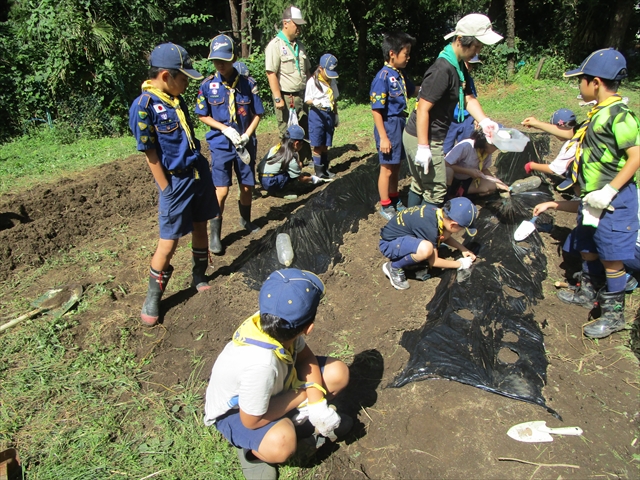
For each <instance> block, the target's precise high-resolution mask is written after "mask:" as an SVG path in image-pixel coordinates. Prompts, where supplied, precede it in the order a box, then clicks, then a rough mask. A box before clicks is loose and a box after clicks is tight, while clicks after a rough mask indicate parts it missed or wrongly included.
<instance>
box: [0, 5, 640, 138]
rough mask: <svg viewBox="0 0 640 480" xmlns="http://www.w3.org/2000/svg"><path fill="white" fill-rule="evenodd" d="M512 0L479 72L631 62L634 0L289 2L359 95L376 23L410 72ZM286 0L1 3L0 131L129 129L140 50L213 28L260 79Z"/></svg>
mask: <svg viewBox="0 0 640 480" xmlns="http://www.w3.org/2000/svg"><path fill="white" fill-rule="evenodd" d="M509 1H511V2H512V3H513V4H514V7H515V9H514V11H515V37H516V38H515V43H514V45H513V46H507V45H506V43H502V44H500V45H498V46H497V47H496V48H494V49H493V50H490V51H489V50H488V51H487V52H486V55H487V60H488V63H492V62H493V66H492V67H489V68H486V69H485V70H486V73H487V74H491V75H493V76H501V75H503V74H506V68H507V62H506V59H507V58H508V57H510V58H512V59H514V60H515V61H516V62H517V63H515V65H516V68H517V65H518V64H519V63H520V64H522V63H523V62H524V63H526V62H529V63H531V62H533V61H534V60H535V59H536V58H539V57H541V56H543V55H544V56H550V57H554V58H557V59H561V62H562V63H563V64H565V63H566V62H571V63H578V62H579V61H581V59H582V58H584V56H585V55H587V54H588V53H589V52H590V51H593V50H595V49H597V48H604V47H607V46H614V47H617V48H619V49H621V50H623V51H624V52H625V53H626V54H627V58H628V60H629V61H630V63H633V62H634V61H635V55H633V54H632V53H633V48H634V47H635V43H636V34H637V32H638V26H639V25H640V21H639V18H640V15H639V12H638V9H637V8H636V2H633V1H631V0H619V1H618V2H614V4H613V8H612V6H611V3H610V2H605V1H604V0H541V1H528V2H525V1H523V0H515V2H514V0H471V1H468V2H460V1H458V0H437V1H436V0H405V1H403V2H392V1H390V0H376V1H373V2H371V1H366V0H298V1H297V2H296V5H297V6H298V7H299V8H300V9H301V10H302V12H303V15H304V17H305V19H306V20H307V22H308V24H307V25H306V26H305V28H304V30H303V35H302V40H303V41H304V42H305V44H306V45H307V49H308V51H309V53H310V55H311V58H312V63H313V60H316V61H317V59H318V58H319V57H320V56H321V55H322V54H323V53H327V52H331V53H333V54H334V55H335V56H336V57H337V58H338V60H339V71H340V83H341V91H342V92H344V94H345V95H346V96H347V97H351V98H352V99H354V100H363V99H365V98H366V97H367V94H368V88H369V83H370V81H371V78H372V76H373V75H374V74H375V72H376V71H377V70H378V69H379V68H380V66H381V64H382V61H383V60H382V54H381V50H380V45H381V38H382V34H383V33H384V32H388V31H394V30H401V31H405V32H407V33H409V34H411V35H413V36H414V37H416V39H417V43H416V47H415V48H414V50H413V51H412V55H411V56H412V59H411V62H410V64H409V73H410V74H411V75H412V76H414V77H416V79H418V80H419V77H420V76H421V74H422V72H423V71H424V70H425V69H426V68H427V67H428V65H429V64H430V63H431V62H432V61H433V59H434V58H435V57H436V56H437V54H438V53H439V51H440V50H441V49H442V47H443V46H444V44H445V41H444V40H443V38H442V37H443V36H444V35H445V34H446V33H448V32H450V31H451V30H452V29H453V28H454V26H455V23H456V21H457V20H458V19H459V18H460V17H462V16H463V15H466V14H467V13H471V12H481V13H486V14H488V15H489V17H490V18H491V19H492V21H493V24H494V29H495V30H497V31H499V32H501V33H503V34H504V33H506V31H507V20H508V19H507V14H506V12H507V11H508V9H507V8H506V7H507V5H508V3H509ZM289 3H290V2H289V1H285V0H275V1H274V0H242V1H241V0H226V1H222V0H214V1H212V2H204V3H203V2H196V1H194V0H168V1H159V0H128V1H126V2H125V1H123V0H100V1H97V0H14V1H9V3H8V4H6V5H5V6H4V8H3V9H1V10H0V16H1V17H0V20H1V21H0V81H1V82H2V84H3V86H4V88H3V91H2V92H1V93H0V111H1V112H2V114H3V116H4V118H5V119H6V121H4V122H3V124H2V126H1V127H0V139H6V138H8V137H10V136H11V135H15V134H20V133H21V132H23V131H24V129H25V126H27V125H29V124H30V122H33V120H34V119H47V115H49V116H50V117H51V118H52V119H54V120H55V119H64V120H65V121H70V119H72V118H73V117H74V115H75V116H78V115H81V114H82V112H84V111H87V112H90V113H89V114H88V116H91V115H94V114H95V112H98V111H99V112H101V113H102V114H103V115H104V116H108V117H109V118H110V119H111V120H110V121H111V126H110V128H111V129H115V130H118V129H124V128H126V112H127V108H128V103H129V102H130V101H131V100H132V99H133V98H134V97H135V96H136V95H137V94H138V91H139V87H140V83H141V82H142V81H143V80H144V79H145V77H146V71H147V69H148V66H147V62H146V56H147V55H148V53H149V51H150V50H151V49H152V48H153V46H154V45H156V44H157V43H160V42H163V41H173V42H176V43H179V44H181V45H183V46H184V47H185V48H187V50H188V51H189V52H190V54H191V56H192V57H193V58H194V59H198V58H206V56H207V53H208V44H209V41H210V39H211V38H212V37H214V36H215V35H217V34H218V33H221V32H223V33H227V34H229V35H232V36H234V37H235V38H236V40H237V41H238V45H239V46H242V47H241V48H242V50H241V51H242V53H244V55H245V56H247V57H249V59H248V63H250V65H251V67H252V69H253V71H252V74H254V76H256V78H258V79H259V78H260V74H261V73H262V72H258V71H256V70H258V69H259V68H260V62H261V61H262V60H261V59H262V57H261V54H262V52H263V51H264V47H265V45H266V44H267V43H268V41H269V40H270V39H271V38H272V37H273V36H274V35H275V33H276V31H277V28H278V25H279V24H280V19H281V14H282V11H283V9H284V8H285V7H286V6H287V5H288V4H289ZM485 63H487V62H485ZM263 87H264V88H266V85H263ZM70 105H73V107H70ZM65 112H66V113H65ZM74 112H75V113H74ZM91 112H93V113H91ZM65 115H66V116H65ZM80 123H82V122H78V123H77V124H78V125H80ZM95 133H96V134H100V133H101V130H100V129H98V131H96V132H95ZM102 133H104V132H102Z"/></svg>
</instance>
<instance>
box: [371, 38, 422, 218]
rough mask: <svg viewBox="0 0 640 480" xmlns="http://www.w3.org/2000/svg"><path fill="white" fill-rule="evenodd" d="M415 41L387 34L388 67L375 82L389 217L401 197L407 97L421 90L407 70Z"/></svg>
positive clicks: (383, 202)
mask: <svg viewBox="0 0 640 480" xmlns="http://www.w3.org/2000/svg"><path fill="white" fill-rule="evenodd" d="M415 43H416V39H415V38H413V37H412V36H410V35H407V34H406V33H391V34H387V35H385V36H384V40H383V41H382V54H383V55H384V67H382V69H381V70H380V71H379V72H378V73H377V74H376V77H375V78H374V79H373V82H372V83H371V91H370V97H371V113H372V114H373V123H374V125H375V127H374V129H373V136H374V137H375V139H376V148H377V149H378V157H379V159H380V175H379V176H378V193H380V215H382V216H383V217H384V218H386V219H387V220H391V219H392V218H393V217H394V216H395V214H396V210H397V207H398V201H399V196H398V172H399V171H400V162H401V161H402V160H403V159H404V158H406V155H405V152H404V146H403V145H402V132H403V131H404V126H405V123H406V121H407V116H408V113H407V98H409V97H414V96H415V95H416V94H417V89H416V87H415V85H414V84H413V83H412V82H411V79H410V78H409V77H406V76H405V75H404V73H403V69H404V68H405V67H406V66H407V63H408V62H409V58H410V57H409V55H410V53H411V47H412V46H413V45H415ZM400 209H402V204H400Z"/></svg>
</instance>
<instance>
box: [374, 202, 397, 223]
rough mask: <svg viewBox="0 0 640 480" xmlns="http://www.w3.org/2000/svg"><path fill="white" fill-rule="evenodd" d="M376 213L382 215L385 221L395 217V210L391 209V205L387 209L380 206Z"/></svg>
mask: <svg viewBox="0 0 640 480" xmlns="http://www.w3.org/2000/svg"><path fill="white" fill-rule="evenodd" d="M378 213H379V214H380V215H382V217H383V218H384V219H385V220H392V219H394V218H395V216H396V209H395V208H393V206H392V205H389V206H388V207H383V206H380V210H378Z"/></svg>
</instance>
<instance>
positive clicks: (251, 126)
mask: <svg viewBox="0 0 640 480" xmlns="http://www.w3.org/2000/svg"><path fill="white" fill-rule="evenodd" d="M261 118H262V116H260V115H255V116H254V117H253V120H251V123H250V124H249V126H248V127H247V131H246V132H244V133H246V134H247V136H248V137H250V136H251V135H253V132H255V131H256V128H258V124H259V123H260V119H261Z"/></svg>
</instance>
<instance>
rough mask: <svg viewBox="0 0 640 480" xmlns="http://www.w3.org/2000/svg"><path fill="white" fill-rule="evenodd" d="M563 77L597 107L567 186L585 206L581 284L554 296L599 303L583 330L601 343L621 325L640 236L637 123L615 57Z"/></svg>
mask: <svg viewBox="0 0 640 480" xmlns="http://www.w3.org/2000/svg"><path fill="white" fill-rule="evenodd" d="M564 76H565V77H577V78H578V81H579V87H580V94H581V95H582V98H583V99H584V101H585V102H590V101H593V100H596V101H597V102H598V103H597V104H596V105H595V106H594V107H593V108H592V109H591V111H590V112H589V113H588V114H587V120H586V121H585V122H584V123H583V124H582V125H581V126H580V128H578V130H577V131H576V133H575V135H574V137H573V139H572V141H573V142H575V143H576V144H577V151H576V159H575V160H574V161H573V163H572V166H571V180H572V181H574V182H577V184H578V185H579V186H580V191H581V193H580V195H581V197H582V203H581V204H580V206H579V207H578V226H577V228H576V229H575V230H574V232H573V233H572V235H571V239H570V242H571V245H570V247H571V248H572V249H574V250H575V251H578V252H581V254H582V260H583V263H582V265H583V267H582V281H581V284H580V288H579V289H578V290H577V291H560V292H558V297H559V298H560V299H561V300H562V301H564V302H567V303H574V304H579V305H582V306H585V307H587V308H591V307H592V306H593V301H594V300H598V303H599V306H600V312H601V315H600V317H599V319H598V320H597V321H595V322H593V323H590V324H588V325H586V326H585V327H584V330H583V331H584V334H585V335H586V336H588V337H593V338H604V337H606V336H608V335H610V334H612V333H613V332H617V331H619V330H623V329H624V328H625V326H626V323H625V319H624V294H625V286H626V272H625V268H624V262H625V261H627V262H628V261H631V260H633V258H634V256H635V244H636V236H637V231H638V196H637V187H636V177H635V174H636V171H637V170H638V167H640V124H639V122H638V118H637V117H636V116H635V115H634V113H633V112H631V111H630V110H629V108H628V107H627V106H626V105H625V104H624V103H623V101H622V97H620V95H618V94H617V93H616V92H617V91H618V87H619V85H620V80H622V79H623V78H625V77H626V76H627V62H626V60H625V58H624V57H623V56H622V54H621V53H620V52H618V51H616V50H614V49H612V48H608V49H603V50H598V51H596V52H593V53H592V54H591V55H589V56H588V57H587V58H586V59H585V60H584V62H582V65H580V68H578V69H576V70H571V71H569V72H566V73H565V74H564ZM611 207H613V208H611ZM566 247H567V245H565V248H566ZM605 279H606V282H605ZM605 283H606V285H605Z"/></svg>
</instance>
